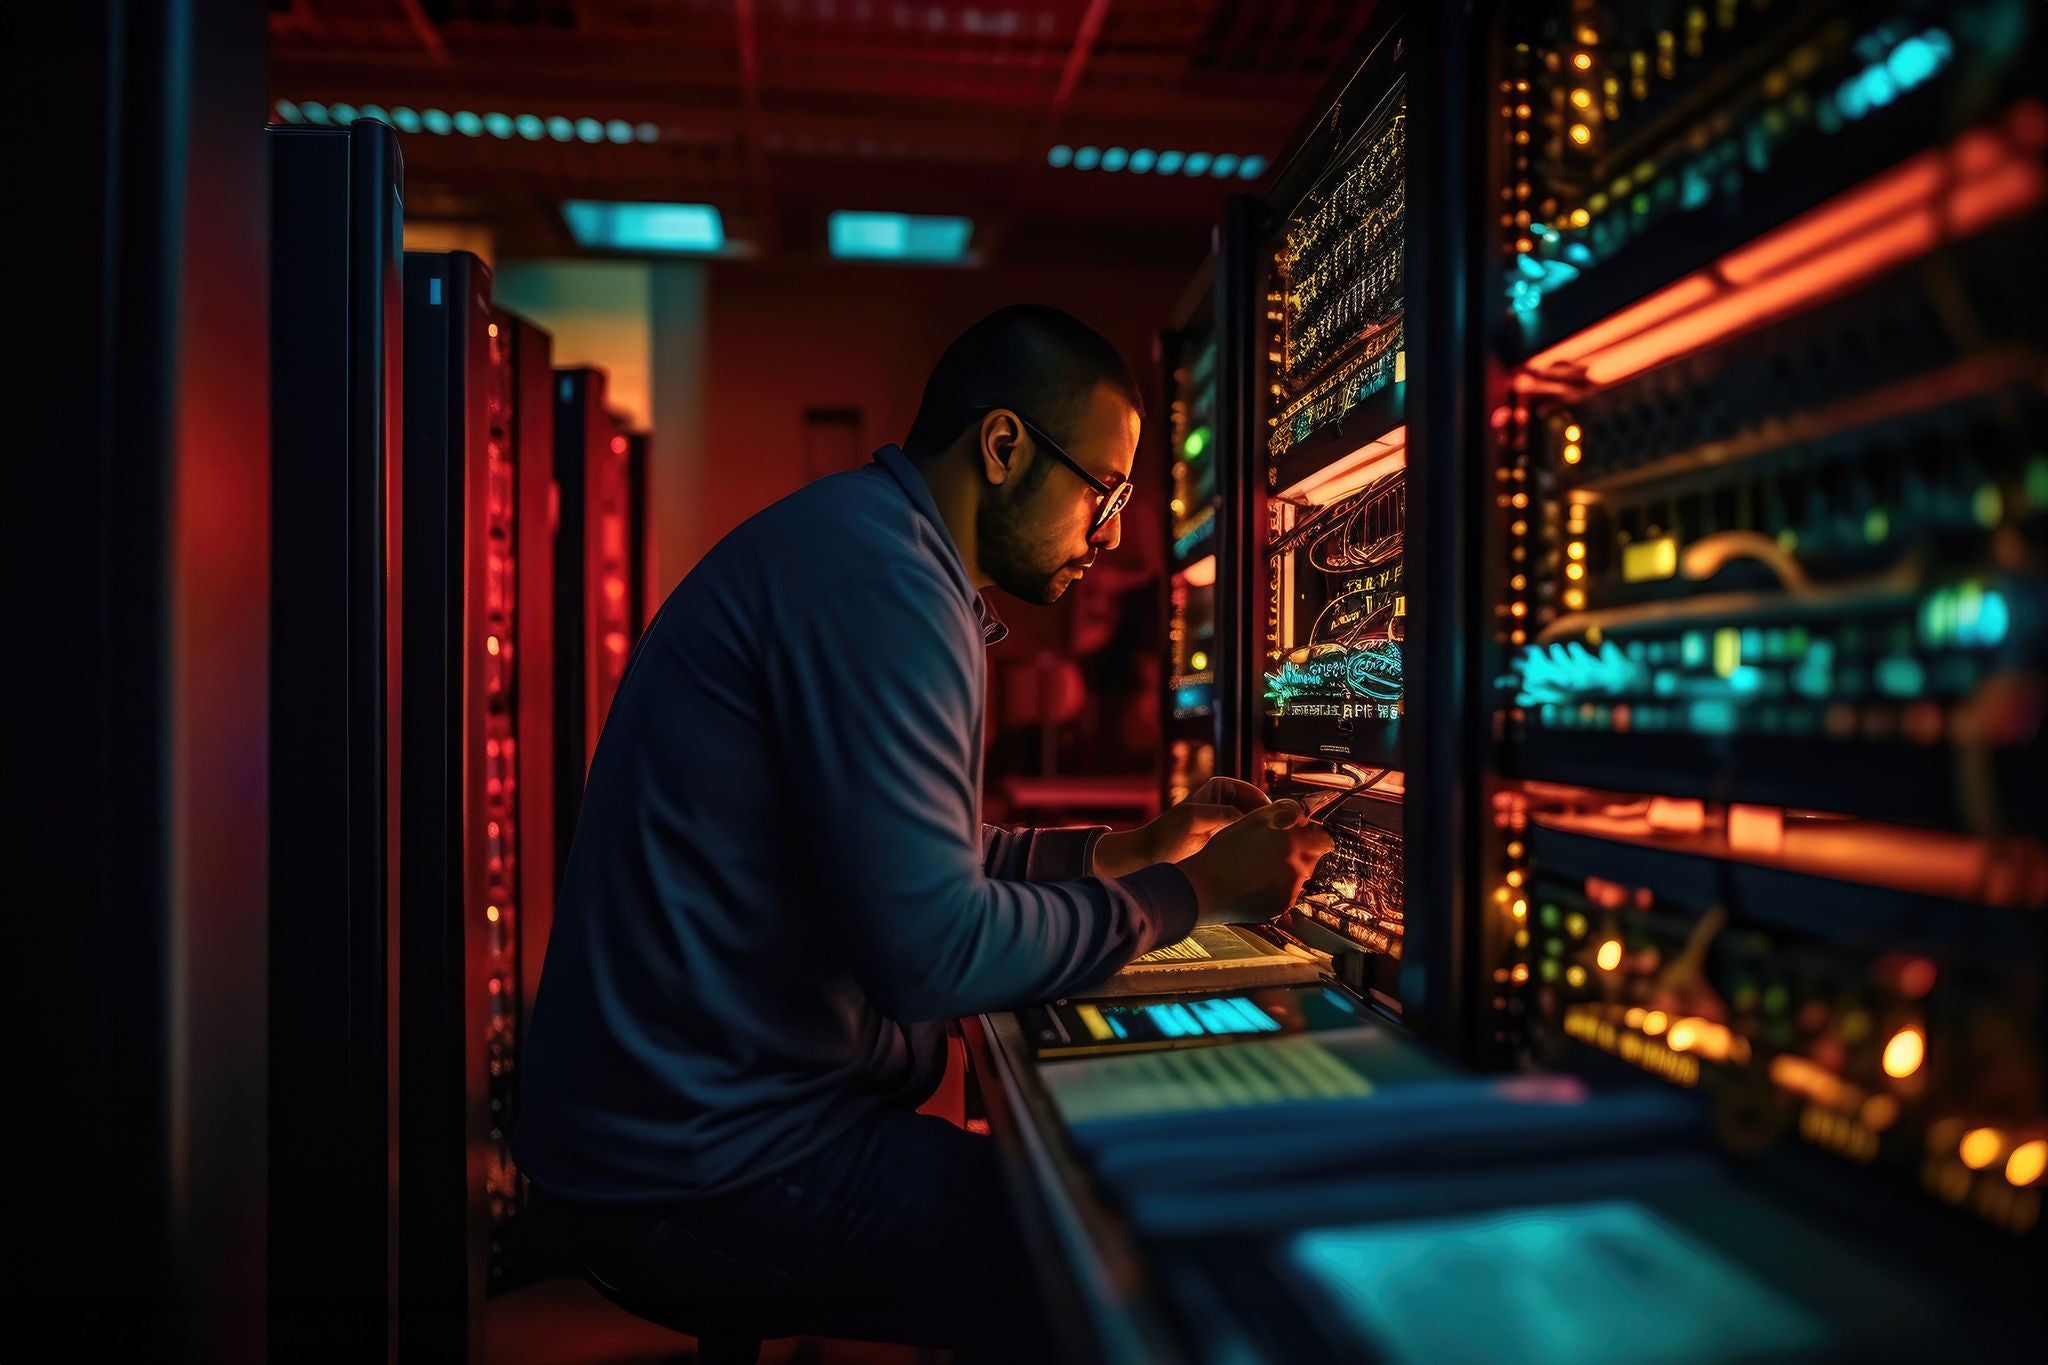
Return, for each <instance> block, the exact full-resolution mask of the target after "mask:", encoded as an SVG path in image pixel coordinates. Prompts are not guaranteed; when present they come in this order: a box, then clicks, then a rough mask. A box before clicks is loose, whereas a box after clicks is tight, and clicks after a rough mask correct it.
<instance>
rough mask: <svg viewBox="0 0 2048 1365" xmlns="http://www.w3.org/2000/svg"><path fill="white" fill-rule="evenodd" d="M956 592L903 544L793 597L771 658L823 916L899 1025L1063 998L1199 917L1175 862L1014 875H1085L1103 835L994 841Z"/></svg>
mask: <svg viewBox="0 0 2048 1365" xmlns="http://www.w3.org/2000/svg"><path fill="white" fill-rule="evenodd" d="M957 592H958V590H957V588H956V587H955V585H953V584H951V583H949V582H947V581H946V580H945V579H944V578H943V577H941V576H940V574H939V571H938V569H937V568H936V566H931V565H927V564H925V563H923V562H922V561H921V560H918V559H915V558H911V557H907V556H897V555H891V556H887V557H886V558H885V559H884V560H883V562H881V563H879V564H874V565H873V566H872V567H870V568H868V569H867V571H866V572H863V573H859V574H841V575H839V576H838V577H837V578H836V580H835V581H834V582H833V583H832V585H831V592H830V594H829V598H827V597H825V596H824V595H821V596H820V597H818V598H816V599H813V600H812V601H809V602H806V603H803V604H801V605H800V606H799V605H796V604H792V609H791V610H790V611H789V612H788V613H786V614H785V617H784V621H783V623H782V624H783V631H782V636H781V638H782V639H783V641H784V642H785V643H784V646H783V647H782V648H780V649H778V650H777V651H776V657H775V658H774V659H773V660H771V667H770V671H769V686H770V687H771V688H772V689H773V690H774V692H775V694H776V695H775V697H774V706H775V710H776V711H777V713H778V719H779V722H780V725H781V729H782V731H783V736H784V739H785V742H786V744H787V745H788V749H789V752H791V753H793V754H801V755H803V761H804V763H805V766H806V769H807V773H806V779H805V782H804V783H803V787H802V792H803V795H802V797H801V801H802V803H803V806H802V819H803V821H804V824H803V831H804V838H805V840H806V842H807V844H808V845H809V848H810V853H811V856H812V857H813V858H815V859H816V861H817V863H818V865H819V866H820V868H821V869H822V871H823V874H824V879H825V882H826V884H828V885H829V887H830V888H831V892H830V895H829V897H821V901H820V906H821V913H824V914H827V915H829V916H831V925H832V927H833V928H834V930H835V931H836V933H835V941H836V942H837V943H838V944H839V945H840V948H841V950H842V951H843V952H844V954H845V956H846V960H847V963H848V967H849V969H850V970H851V971H852V972H853V974H854V976H855V979H856V980H858V981H859V982H860V984H861V986H862V988H863V989H864V990H865V991H866V992H867V993H868V995H869V997H870V998H871V999H872V1000H873V1001H874V1002H875V1004H876V1005H877V1006H878V1007H879V1008H880V1009H881V1010H882V1011H883V1012H885V1013H887V1014H888V1015H890V1016H891V1017H893V1018H895V1019H898V1020H901V1021H904V1022H914V1021H917V1020H924V1019H945V1018H953V1017H955V1016H958V1015H963V1014H973V1013H978V1012H982V1011H989V1010H1003V1009H1015V1008H1018V1007H1020V1006H1023V1005H1027V1004H1032V1003H1035V1002H1037V1001H1041V1000H1050V999H1053V998H1055V997H1057V996H1061V995H1064V994H1068V993H1070V992H1072V991H1074V990H1076V989H1079V988H1081V987H1084V986H1088V985H1092V984H1094V983H1095V982H1098V981H1100V980H1102V979H1103V978H1104V977H1107V976H1108V975H1109V974H1110V973H1112V972H1114V971H1115V970H1116V969H1117V968H1118V967H1121V966H1122V965H1123V964H1124V963H1125V962H1128V961H1129V960H1130V959H1131V958H1133V957H1137V956H1139V955H1140V954H1142V953H1147V952H1150V951H1151V950H1152V949H1153V948H1156V947H1158V946H1160V945H1161V944H1165V943H1172V942H1175V941H1177V940H1179V939H1181V938H1184V937H1186V935H1187V933H1188V932H1189V930H1191V929H1192V928H1193V927H1194V924H1195V919H1196V904H1195V894H1194V888H1193V886H1191V885H1190V884H1189V882H1188V880H1187V877H1186V875H1185V874H1183V873H1182V872H1181V871H1180V869H1179V868H1176V867H1173V866H1171V865H1170V864H1160V865H1157V866H1154V867H1148V868H1145V869H1143V870H1141V871H1139V872H1136V873H1133V874H1132V875H1131V876H1128V877H1122V878H1117V879H1106V878H1098V877H1088V876H1072V877H1070V878H1068V879H1067V880H1062V881H1033V880H1027V879H1025V878H1028V877H1029V876H1030V875H1031V874H1032V872H1033V871H1035V870H1038V869H1041V868H1042V869H1046V870H1050V869H1052V868H1053V866H1054V865H1055V864H1062V865H1063V867H1064V870H1066V871H1068V872H1072V873H1079V872H1081V871H1084V870H1085V863H1084V861H1083V859H1084V857H1086V856H1092V850H1093V844H1092V839H1093V838H1095V837H1099V833H1098V832H1097V831H1085V832H1084V833H1085V834H1086V835H1087V836H1088V837H1087V838H1085V839H1082V840H1073V839H1070V838H1053V839H1049V840H1044V835H1045V833H1047V832H1044V831H1039V832H1033V833H1032V834H1030V835H1021V834H1010V835H1008V837H1007V838H1005V837H1002V836H1001V835H999V836H998V837H997V838H995V839H993V840H990V839H988V838H987V836H986V834H985V833H984V831H983V828H982V826H981V824H980V821H979V817H978V810H977V793H976V792H975V790H974V781H973V755H974V749H973V746H974V745H975V744H977V743H978V742H979V740H980V734H979V727H978V723H977V715H978V711H977V707H976V701H977V698H976V696H975V687H976V680H977V677H978V673H977V671H976V670H975V669H974V667H973V659H974V657H975V656H974V654H973V653H972V652H971V651H978V650H980V649H981V648H982V645H981V641H980V638H979V636H978V635H971V634H970V622H969V621H968V619H967V615H966V610H965V608H964V607H962V606H960V605H959V604H958V603H957V602H956V601H955V598H956V597H957ZM1005 833H1007V832H1005ZM1060 833H1062V834H1065V833H1067V832H1064V831H1062V832H1060ZM1041 840H1044V842H1043V844H1042V845H1041ZM1076 845H1085V847H1077V846H1076ZM985 860H986V861H985ZM991 866H996V867H998V868H999V870H1000V871H1002V872H1005V873H1012V872H1021V873H1022V874H1023V875H1022V876H994V875H991V872H990V868H991Z"/></svg>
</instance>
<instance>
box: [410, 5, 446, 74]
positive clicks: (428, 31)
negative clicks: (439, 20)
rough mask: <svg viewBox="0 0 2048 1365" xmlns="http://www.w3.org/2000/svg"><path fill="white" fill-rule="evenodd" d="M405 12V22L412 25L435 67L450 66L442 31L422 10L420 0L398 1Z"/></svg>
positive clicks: (414, 32)
mask: <svg viewBox="0 0 2048 1365" xmlns="http://www.w3.org/2000/svg"><path fill="white" fill-rule="evenodd" d="M398 3H399V7H400V8H401V9H403V10H404V11H405V22H406V23H408V24H410V25H412V31H413V34H414V35H415V36H416V37H417V38H418V39H419V40H420V46H421V47H423V48H425V49H426V50H427V55H428V56H429V57H432V58H433V59H434V65H435V66H441V67H445V66H447V65H448V44H447V43H446V42H445V41H444V40H443V39H442V37H441V30H440V29H438V28H436V27H434V21H433V20H432V19H430V18H428V17H427V12H426V11H425V10H423V9H421V8H420V0H398Z"/></svg>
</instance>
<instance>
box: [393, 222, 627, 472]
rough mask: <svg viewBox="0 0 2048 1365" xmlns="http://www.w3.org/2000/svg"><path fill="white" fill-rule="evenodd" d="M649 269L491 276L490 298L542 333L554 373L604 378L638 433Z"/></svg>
mask: <svg viewBox="0 0 2048 1365" xmlns="http://www.w3.org/2000/svg"><path fill="white" fill-rule="evenodd" d="M410 244H411V243H410V241H408V243H407V245H410ZM656 268H657V267H654V266H651V265H649V264H647V263H646V262H645V261H531V260H529V261H505V262H503V263H501V264H500V265H499V266H498V268H497V270H496V272H495V273H494V274H493V275H492V278H491V296H492V299H493V301H495V302H496V303H497V304H498V305H499V306H500V307H503V308H509V309H511V310H512V311H513V312H515V313H518V314H519V315H520V316H522V317H525V318H529V319H531V320H532V321H534V322H536V323H538V324H539V325H540V326H542V327H545V328H546V329H547V330H548V332H549V333H550V334H551V335H552V336H553V337H554V339H555V365H556V367H557V368H558V369H567V368H573V367H576V366H582V365H593V366H596V367H597V368H598V369H601V370H604V371H606V372H607V374H608V375H609V376H610V384H609V385H608V387H607V388H606V390H605V393H606V396H607V399H608V401H609V402H610V404H611V406H612V407H613V408H614V409H616V410H617V411H619V412H621V413H623V414H624V415H625V417H626V420H627V421H628V422H629V423H631V424H632V425H633V426H635V427H639V428H643V429H644V428H647V427H648V426H650V425H652V423H653V420H654V397H653V392H652V388H651V380H650V372H651V368H652V356H653V345H654V343H653V323H652V321H651V319H650V317H649V279H650V276H651V273H652V272H653V271H654V270H655V269H656ZM656 439H659V433H656Z"/></svg>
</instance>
